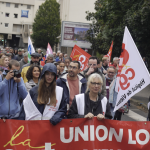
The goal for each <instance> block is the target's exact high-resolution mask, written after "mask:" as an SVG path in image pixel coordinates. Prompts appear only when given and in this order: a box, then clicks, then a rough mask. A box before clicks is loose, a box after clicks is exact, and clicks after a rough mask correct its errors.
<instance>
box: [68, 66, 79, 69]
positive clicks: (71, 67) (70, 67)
mask: <svg viewBox="0 0 150 150" xmlns="http://www.w3.org/2000/svg"><path fill="white" fill-rule="evenodd" d="M68 68H69V69H73V70H76V69H77V67H75V66H69V67H68Z"/></svg>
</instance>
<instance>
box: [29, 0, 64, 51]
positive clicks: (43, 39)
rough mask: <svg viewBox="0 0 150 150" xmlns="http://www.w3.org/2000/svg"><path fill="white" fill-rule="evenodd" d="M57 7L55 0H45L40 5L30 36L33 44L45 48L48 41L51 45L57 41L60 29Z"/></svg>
mask: <svg viewBox="0 0 150 150" xmlns="http://www.w3.org/2000/svg"><path fill="white" fill-rule="evenodd" d="M59 7H60V5H59V4H58V3H57V2H56V0H46V1H45V2H44V3H43V4H42V5H41V6H40V8H39V10H38V11H37V13H36V17H35V19H34V23H33V34H32V36H31V37H32V39H33V41H34V45H35V46H37V47H43V48H45V49H46V47H47V43H48V42H49V43H50V45H51V46H52V47H53V46H54V45H55V44H57V43H58V42H59V40H58V39H57V37H58V36H59V35H60V31H61V22H60V15H59Z"/></svg>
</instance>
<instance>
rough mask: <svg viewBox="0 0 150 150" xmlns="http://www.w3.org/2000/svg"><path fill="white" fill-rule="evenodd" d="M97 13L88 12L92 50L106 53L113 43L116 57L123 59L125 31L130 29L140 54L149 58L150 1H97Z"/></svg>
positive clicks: (89, 37)
mask: <svg viewBox="0 0 150 150" xmlns="http://www.w3.org/2000/svg"><path fill="white" fill-rule="evenodd" d="M95 10H96V12H95V13H93V12H86V13H87V17H86V18H87V20H92V24H91V28H90V30H89V31H88V39H89V41H90V42H91V43H92V49H94V50H95V51H98V52H99V53H101V54H107V52H108V50H109V47H110V45H111V42H112V41H114V47H113V56H120V53H121V47H122V40H123V34H124V28H125V26H127V27H128V28H129V31H130V32H131V35H132V37H133V39H134V41H135V43H136V45H137V47H138V49H139V51H140V53H141V54H142V55H147V56H148V55H150V51H149V49H150V44H149V40H150V26H149V23H150V20H149V19H148V18H150V2H149V0H97V1H96V2H95ZM92 32H94V33H95V36H91V33H92ZM92 35H93V34H92Z"/></svg>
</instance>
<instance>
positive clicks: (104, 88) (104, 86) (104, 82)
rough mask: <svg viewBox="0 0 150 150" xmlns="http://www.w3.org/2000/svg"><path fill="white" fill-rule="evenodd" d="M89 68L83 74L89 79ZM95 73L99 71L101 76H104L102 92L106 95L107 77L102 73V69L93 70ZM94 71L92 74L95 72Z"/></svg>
mask: <svg viewBox="0 0 150 150" xmlns="http://www.w3.org/2000/svg"><path fill="white" fill-rule="evenodd" d="M88 70H89V68H87V69H86V70H84V71H83V72H82V74H83V75H84V76H85V78H86V79H87V80H88V77H89V76H90V75H89V76H88V75H86V73H87V72H88ZM93 73H98V74H99V75H100V76H101V77H102V80H103V85H102V92H101V94H102V95H104V96H106V79H105V76H104V75H103V74H102V72H101V70H100V69H97V71H95V72H93ZM93 73H92V74H93Z"/></svg>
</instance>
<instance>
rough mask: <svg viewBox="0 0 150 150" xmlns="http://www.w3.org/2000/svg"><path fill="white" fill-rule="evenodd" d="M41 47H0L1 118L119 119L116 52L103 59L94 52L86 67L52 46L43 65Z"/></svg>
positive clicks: (57, 119) (55, 122)
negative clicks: (30, 52)
mask: <svg viewBox="0 0 150 150" xmlns="http://www.w3.org/2000/svg"><path fill="white" fill-rule="evenodd" d="M43 57H44V54H43V53H42V51H41V49H38V51H37V52H36V53H32V54H31V61H30V62H28V52H26V51H25V50H24V49H13V48H10V47H6V48H5V49H3V50H1V49H0V74H1V75H0V118H1V119H21V120H50V122H51V123H52V124H53V125H55V124H57V123H58V122H60V121H61V120H62V119H66V118H89V119H92V118H93V117H94V116H96V117H97V119H98V120H102V119H104V118H107V119H114V120H121V116H122V114H123V113H124V112H123V111H122V110H121V109H120V110H117V111H116V112H113V110H114V107H115V104H116V99H117V92H116V91H115V85H116V77H117V73H118V69H119V67H118V64H119V58H118V57H114V58H113V62H112V63H110V60H109V57H108V56H106V55H105V56H104V57H103V58H102V60H100V59H98V58H97V57H95V56H92V57H90V58H89V60H88V68H87V69H85V70H84V71H81V70H80V66H81V64H80V62H78V61H72V60H71V58H70V57H68V56H67V54H64V53H62V52H60V51H58V52H57V53H56V52H53V54H49V55H47V57H46V60H45V65H44V66H42V65H41V61H43Z"/></svg>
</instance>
